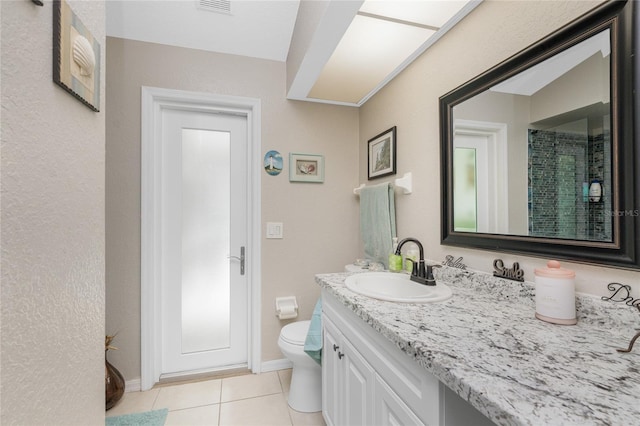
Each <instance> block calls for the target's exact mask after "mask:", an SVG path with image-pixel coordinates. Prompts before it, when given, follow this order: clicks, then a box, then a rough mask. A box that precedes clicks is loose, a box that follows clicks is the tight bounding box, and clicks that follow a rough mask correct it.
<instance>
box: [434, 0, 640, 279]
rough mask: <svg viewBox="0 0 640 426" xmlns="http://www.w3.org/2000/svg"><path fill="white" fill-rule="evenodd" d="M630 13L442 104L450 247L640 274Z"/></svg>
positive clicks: (580, 29) (561, 34)
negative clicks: (484, 250)
mask: <svg viewBox="0 0 640 426" xmlns="http://www.w3.org/2000/svg"><path fill="white" fill-rule="evenodd" d="M634 3H635V2H633V1H628V2H625V1H612V2H607V3H604V4H603V5H601V6H599V7H598V8H596V9H594V10H592V11H591V12H589V13H587V14H586V15H584V16H582V17H581V18H579V19H577V20H575V21H573V22H571V23H569V24H568V25H567V26H565V27H564V28H562V29H560V30H559V31H557V32H556V33H553V34H551V35H549V36H548V37H546V38H544V39H543V40H541V41H539V42H538V43H536V44H534V45H532V46H530V47H528V48H526V49H525V50H523V51H522V52H520V53H518V54H516V55H514V56H513V57H511V58H509V59H507V60H506V61H504V62H502V63H500V64H498V65H497V66H495V67H494V68H492V69H490V70H488V71H486V72H485V73H483V74H481V75H480V76H478V77H476V78H474V79H473V80H471V81H469V82H467V83H465V84H464V85H462V86H460V87H458V88H456V89H455V90H453V91H451V92H449V93H447V94H446V95H444V96H442V97H441V98H440V127H441V129H440V130H441V169H442V179H441V180H442V243H443V244H446V245H455V246H463V247H472V248H482V249H489V250H497V251H505V252H515V253H522V254H527V255H533V256H544V257H553V258H561V259H569V260H573V261H578V262H585V263H595V264H605V265H610V266H617V267H623V268H633V269H640V253H639V250H640V222H639V220H640V219H639V217H640V210H639V209H640V177H639V176H638V167H639V166H640V160H639V151H640V142H639V141H638V138H637V136H636V135H637V134H639V131H638V128H639V127H640V119H639V116H640V112H639V111H638V108H639V107H640V102H638V98H639V97H640V95H639V94H638V93H637V91H636V90H634V88H635V86H634V84H637V79H638V78H639V77H638V76H637V73H638V71H637V70H638V69H639V67H638V62H639V59H638V55H637V54H636V55H633V51H634V49H637V45H638V43H639V42H640V35H638V33H639V32H640V31H638V30H637V28H638V19H639V18H638V15H639V14H638V10H637V9H638V7H637V5H636V4H634Z"/></svg>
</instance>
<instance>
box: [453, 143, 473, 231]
mask: <svg viewBox="0 0 640 426" xmlns="http://www.w3.org/2000/svg"><path fill="white" fill-rule="evenodd" d="M453 167H454V169H455V171H456V173H455V174H454V176H453V197H454V201H453V203H454V204H453V205H454V206H455V208H454V210H453V229H454V230H455V231H462V232H476V231H477V229H478V226H477V215H478V213H477V211H478V209H477V196H476V195H477V192H476V189H477V172H476V150H475V149H473V148H455V149H454V152H453Z"/></svg>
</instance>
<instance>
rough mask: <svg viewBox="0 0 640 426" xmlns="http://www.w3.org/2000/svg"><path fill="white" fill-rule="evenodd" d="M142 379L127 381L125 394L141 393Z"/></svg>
mask: <svg viewBox="0 0 640 426" xmlns="http://www.w3.org/2000/svg"><path fill="white" fill-rule="evenodd" d="M140 383H141V382H140V379H133V380H127V381H126V382H124V391H125V392H140V389H141V387H140Z"/></svg>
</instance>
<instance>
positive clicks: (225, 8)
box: [198, 0, 231, 15]
mask: <svg viewBox="0 0 640 426" xmlns="http://www.w3.org/2000/svg"><path fill="white" fill-rule="evenodd" d="M198 9H202V10H208V11H209V12H217V13H225V14H227V15H230V14H231V0H198Z"/></svg>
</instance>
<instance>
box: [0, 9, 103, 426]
mask: <svg viewBox="0 0 640 426" xmlns="http://www.w3.org/2000/svg"><path fill="white" fill-rule="evenodd" d="M69 3H70V5H71V7H72V9H73V10H74V11H75V12H76V14H77V15H78V16H79V18H80V19H81V20H82V21H83V23H84V24H85V25H87V26H88V27H89V28H90V29H91V31H92V33H93V35H94V36H95V37H96V38H97V39H98V41H99V42H100V45H101V46H102V48H103V49H104V47H105V36H104V34H105V32H104V27H105V24H104V2H102V1H91V2H87V1H71V2H69ZM0 10H1V11H2V37H1V40H2V45H1V52H2V53H1V59H2V61H1V62H2V77H1V78H2V166H1V186H2V192H1V193H2V200H1V202H2V210H1V232H2V242H1V249H2V286H1V288H2V290H1V291H2V293H1V324H2V325H1V336H2V337H1V339H2V340H1V348H0V350H1V352H2V361H1V369H0V370H1V374H2V376H1V379H0V383H1V390H0V393H1V403H0V410H1V411H0V424H3V425H13V424H15V425H44V424H51V425H104V403H105V399H104V142H105V136H104V132H105V113H104V112H100V113H95V112H93V111H91V110H90V109H89V108H87V107H86V106H84V105H83V104H81V103H80V102H79V101H78V100H76V99H75V98H73V97H72V96H71V95H69V94H68V93H67V92H65V91H64V90H63V89H62V88H60V87H59V86H57V85H55V84H54V83H53V81H52V75H51V69H52V61H53V56H52V49H51V44H52V42H51V40H52V19H51V16H52V3H51V2H49V1H47V2H45V5H44V7H38V6H35V5H34V4H33V3H32V2H30V1H2V2H0ZM102 53H103V55H102V60H101V63H103V64H104V50H103V52H102ZM104 71H105V69H104V66H102V68H101V70H100V72H101V74H102V81H101V99H104V87H105V84H104ZM101 110H102V111H104V102H102V106H101Z"/></svg>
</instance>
